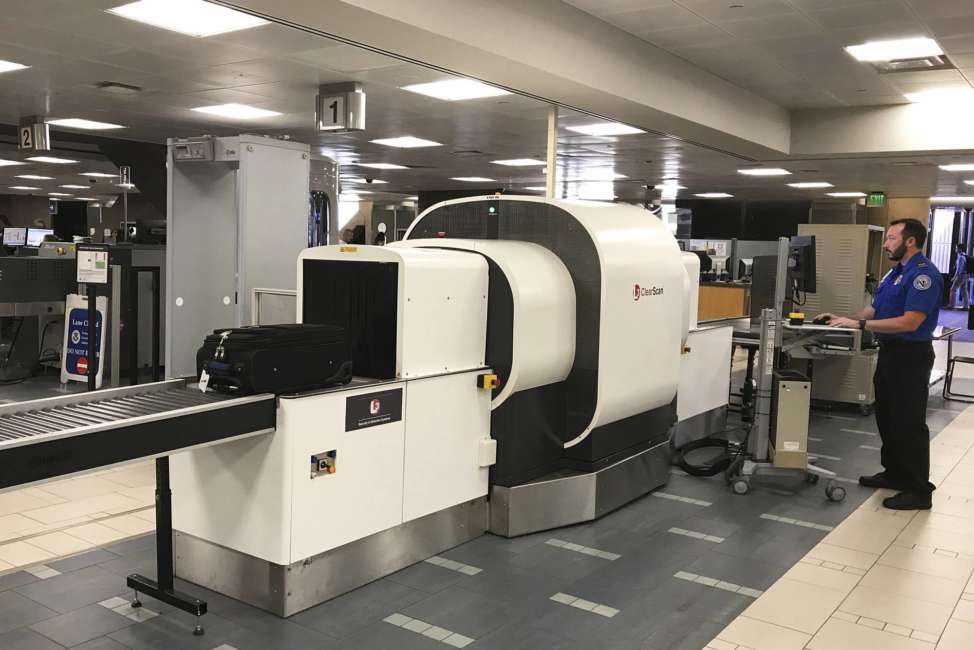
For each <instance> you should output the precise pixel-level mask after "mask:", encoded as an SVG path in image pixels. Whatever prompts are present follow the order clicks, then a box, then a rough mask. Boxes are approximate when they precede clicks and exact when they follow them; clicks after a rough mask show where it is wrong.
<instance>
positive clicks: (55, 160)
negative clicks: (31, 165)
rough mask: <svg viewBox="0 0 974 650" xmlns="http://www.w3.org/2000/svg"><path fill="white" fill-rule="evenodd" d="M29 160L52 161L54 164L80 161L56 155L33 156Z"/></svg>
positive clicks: (68, 163)
mask: <svg viewBox="0 0 974 650" xmlns="http://www.w3.org/2000/svg"><path fill="white" fill-rule="evenodd" d="M27 160H29V161H31V162H39V163H50V164H52V165H71V164H74V163H76V162H78V161H77V160H71V159H70V158H56V157H54V156H32V157H30V158H28V159H27Z"/></svg>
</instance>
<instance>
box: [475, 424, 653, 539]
mask: <svg viewBox="0 0 974 650" xmlns="http://www.w3.org/2000/svg"><path fill="white" fill-rule="evenodd" d="M669 477H670V443H669V441H666V442H663V443H660V444H658V445H656V446H655V447H650V448H649V449H646V450H644V451H641V452H639V453H637V454H634V455H632V456H630V457H628V458H626V459H624V460H621V461H619V462H618V463H616V464H614V465H610V466H609V467H606V468H605V469H602V470H599V471H597V472H591V473H586V474H574V475H568V476H562V475H559V476H557V477H551V478H547V477H545V478H541V479H538V480H537V481H532V482H531V483H526V484H524V485H518V486H515V487H500V486H496V485H495V486H493V487H492V488H491V493H490V499H491V501H490V532H492V533H494V534H495V535H502V536H504V537H517V536H518V535H527V534H528V533H535V532H538V531H541V530H548V529H551V528H558V527H560V526H568V525H571V524H577V523H579V522H583V521H592V520H593V519H597V518H599V517H601V516H602V515H605V514H607V513H609V512H612V511H613V510H615V509H616V508H619V507H620V506H622V505H625V504H626V503H629V502H630V501H632V500H633V499H636V498H638V497H641V496H643V495H645V494H648V493H649V492H651V491H652V490H654V489H656V488H658V487H660V486H661V485H665V484H666V482H667V481H668V480H669Z"/></svg>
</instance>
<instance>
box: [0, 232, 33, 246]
mask: <svg viewBox="0 0 974 650" xmlns="http://www.w3.org/2000/svg"><path fill="white" fill-rule="evenodd" d="M26 243H27V229H26V228H4V229H3V245H4V246H23V245H25V244H26Z"/></svg>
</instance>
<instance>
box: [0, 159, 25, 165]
mask: <svg viewBox="0 0 974 650" xmlns="http://www.w3.org/2000/svg"><path fill="white" fill-rule="evenodd" d="M24 164H26V163H22V162H20V161H19V160H4V159H3V158H0V167H12V166H13V165H24Z"/></svg>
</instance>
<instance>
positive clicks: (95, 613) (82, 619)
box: [30, 605, 134, 647]
mask: <svg viewBox="0 0 974 650" xmlns="http://www.w3.org/2000/svg"><path fill="white" fill-rule="evenodd" d="M133 624H134V622H133V621H131V620H129V619H127V618H125V617H124V616H121V615H119V614H116V613H115V612H113V611H111V610H110V609H106V608H104V607H102V606H101V605H88V606H87V607H82V608H81V609H76V610H74V611H73V612H68V613H67V614H61V615H60V616H55V617H53V618H49V619H47V620H46V621H41V622H40V623H35V624H34V625H31V626H30V627H31V629H32V630H34V631H35V632H37V633H38V634H43V635H44V636H46V637H47V638H49V639H51V640H52V641H54V642H56V643H60V644H61V645H63V646H66V647H70V646H74V645H78V644H81V643H85V642H86V641H91V640H92V639H95V638H98V637H100V636H104V635H106V634H109V633H111V632H114V631H115V630H120V629H122V628H123V627H128V626H129V625H133Z"/></svg>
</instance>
